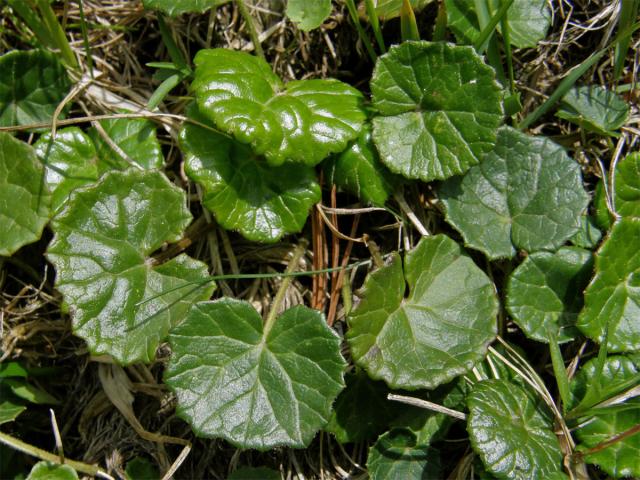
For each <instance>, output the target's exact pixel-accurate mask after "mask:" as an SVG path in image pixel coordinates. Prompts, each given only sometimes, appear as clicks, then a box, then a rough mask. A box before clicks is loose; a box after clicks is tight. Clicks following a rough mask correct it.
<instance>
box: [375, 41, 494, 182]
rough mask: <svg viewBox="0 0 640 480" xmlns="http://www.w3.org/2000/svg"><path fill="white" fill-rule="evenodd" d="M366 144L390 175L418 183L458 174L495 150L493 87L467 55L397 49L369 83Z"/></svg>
mask: <svg viewBox="0 0 640 480" xmlns="http://www.w3.org/2000/svg"><path fill="white" fill-rule="evenodd" d="M371 91H372V93H373V104H374V106H375V107H376V108H377V109H378V111H379V113H380V116H378V117H375V118H374V119H373V140H374V142H375V143H376V146H377V147H378V151H379V152H380V158H381V159H382V161H383V163H384V164H385V165H387V167H389V169H390V170H391V171H392V172H395V173H400V174H402V175H404V176H405V177H407V178H417V179H421V180H424V181H430V180H434V179H444V178H448V177H450V176H452V175H459V174H461V173H464V172H465V171H467V170H468V169H469V167H471V166H472V165H476V164H478V163H479V162H480V160H481V159H482V158H483V157H484V156H485V154H486V153H488V152H489V151H490V150H491V149H492V148H493V146H494V144H495V141H496V133H497V129H498V127H499V125H500V123H501V122H502V99H501V95H500V87H499V86H498V84H497V83H496V81H495V74H494V71H493V69H492V68H491V67H489V66H487V65H485V64H484V63H483V62H482V59H481V58H480V57H479V56H478V55H477V54H476V53H475V51H474V50H473V49H472V48H470V47H457V46H452V45H449V44H446V43H442V42H438V43H429V42H403V43H402V44H401V45H398V46H394V47H391V49H390V50H389V52H388V53H387V54H385V55H382V56H381V57H380V58H379V59H378V62H377V64H376V67H375V70H374V72H373V77H372V79H371Z"/></svg>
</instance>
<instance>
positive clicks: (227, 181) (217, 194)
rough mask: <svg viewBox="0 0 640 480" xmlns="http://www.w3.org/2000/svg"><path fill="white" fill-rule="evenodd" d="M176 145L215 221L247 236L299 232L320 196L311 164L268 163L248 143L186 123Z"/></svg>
mask: <svg viewBox="0 0 640 480" xmlns="http://www.w3.org/2000/svg"><path fill="white" fill-rule="evenodd" d="M193 113H194V112H192V114H193ZM180 145H181V147H182V149H183V151H184V153H185V159H186V160H185V171H186V173H187V175H189V177H191V178H192V179H193V180H194V181H196V182H198V183H199V184H200V185H201V186H202V187H203V189H204V198H203V203H204V205H205V206H206V207H207V208H208V209H209V210H211V211H212V212H213V213H214V214H215V215H216V219H217V221H218V223H220V225H222V226H223V227H224V228H227V229H230V230H238V231H239V232H240V233H241V234H242V235H244V236H245V237H246V238H248V239H249V240H253V241H257V242H275V241H276V240H278V239H280V238H281V237H282V236H283V235H286V234H288V233H294V232H299V231H300V230H302V227H303V226H304V224H305V222H306V220H307V216H308V215H309V210H310V208H311V207H312V206H313V205H314V204H315V203H317V202H318V201H320V196H321V192H320V186H319V185H318V183H317V180H316V174H315V171H314V169H313V168H312V167H308V166H306V165H301V164H292V163H286V164H284V165H281V166H278V167H270V166H269V165H268V164H267V163H266V162H265V161H264V159H262V158H260V157H257V156H256V155H255V154H254V153H253V152H252V151H251V148H250V147H249V146H247V145H245V144H242V143H238V142H236V141H234V140H232V139H229V138H227V137H224V136H222V135H220V134H217V133H215V132H212V131H210V130H207V129H205V128H203V127H199V126H196V125H193V124H189V123H186V124H185V125H184V127H183V128H182V132H181V133H180Z"/></svg>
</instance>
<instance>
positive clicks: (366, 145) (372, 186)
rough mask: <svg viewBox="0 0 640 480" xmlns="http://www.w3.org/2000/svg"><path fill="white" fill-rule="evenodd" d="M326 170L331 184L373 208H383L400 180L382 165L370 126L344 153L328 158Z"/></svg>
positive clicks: (325, 164) (366, 127)
mask: <svg viewBox="0 0 640 480" xmlns="http://www.w3.org/2000/svg"><path fill="white" fill-rule="evenodd" d="M323 166H324V172H325V175H326V177H327V181H328V182H329V183H334V184H335V185H337V186H338V187H339V188H341V189H343V190H345V191H347V192H350V193H353V194H354V195H357V196H358V197H359V198H360V199H361V200H362V201H363V202H365V203H371V204H373V205H384V204H385V202H386V201H387V198H389V195H391V194H392V193H393V191H394V190H395V187H396V185H397V184H398V183H399V178H400V177H398V176H396V175H393V174H392V173H391V172H389V170H387V168H386V167H385V166H384V164H382V162H380V157H379V156H378V151H377V150H376V147H375V145H374V144H373V140H372V139H371V128H370V127H369V126H368V125H367V126H365V128H364V129H363V130H362V132H361V133H360V136H359V137H358V138H357V139H356V140H355V141H353V142H352V143H351V145H350V146H349V147H348V148H347V149H346V150H345V151H344V152H342V153H340V154H339V155H334V156H332V157H329V158H328V159H327V160H325V162H324V164H323Z"/></svg>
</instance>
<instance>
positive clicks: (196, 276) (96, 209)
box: [47, 170, 213, 364]
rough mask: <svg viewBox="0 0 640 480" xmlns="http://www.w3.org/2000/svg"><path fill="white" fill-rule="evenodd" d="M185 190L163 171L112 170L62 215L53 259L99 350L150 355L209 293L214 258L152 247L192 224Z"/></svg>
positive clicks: (133, 357) (76, 314)
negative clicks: (157, 254)
mask: <svg viewBox="0 0 640 480" xmlns="http://www.w3.org/2000/svg"><path fill="white" fill-rule="evenodd" d="M185 204H186V201H185V194H184V192H183V191H182V190H180V189H179V188H177V187H175V186H174V185H172V184H171V183H170V182H169V181H168V180H167V178H166V177H165V176H164V175H163V174H161V173H160V172H140V171H134V170H128V171H124V172H112V173H109V174H106V175H105V176H103V177H102V179H101V180H100V182H99V183H97V184H96V185H94V186H91V187H85V188H84V189H81V190H78V191H77V193H75V194H74V195H72V196H71V199H70V200H69V203H68V204H67V207H66V208H65V209H64V210H62V212H61V213H60V214H59V215H58V216H57V217H56V218H55V219H54V221H53V229H54V231H55V237H54V239H53V241H52V242H51V244H50V245H49V249H48V255H47V256H48V258H49V260H50V261H51V262H52V263H53V265H54V266H55V267H56V272H57V274H56V288H57V289H58V290H59V291H60V292H62V294H63V295H64V299H65V302H66V303H67V304H68V305H69V307H70V311H71V315H72V319H73V327H74V332H75V333H76V334H77V335H78V336H80V337H82V338H84V339H85V340H86V342H87V343H88V345H89V349H90V350H91V352H93V353H94V354H108V355H111V356H113V357H114V358H115V359H116V360H117V361H119V362H121V363H123V364H127V363H133V362H138V361H143V362H149V361H151V360H152V359H153V357H154V355H155V351H156V348H157V346H158V343H159V342H160V341H162V340H163V339H164V338H165V337H166V335H167V333H168V332H169V329H170V328H171V327H173V326H174V325H175V324H176V323H178V322H179V321H181V320H182V317H183V315H184V313H185V312H186V310H187V309H188V308H189V306H190V305H191V303H193V302H194V301H198V300H202V299H206V298H208V297H209V295H210V294H211V291H212V289H213V286H212V285H211V284H206V285H205V284H204V283H203V282H206V279H207V276H208V273H207V268H206V265H204V264H203V263H201V262H198V261H196V260H193V259H191V258H189V257H188V256H186V255H180V256H178V257H176V258H174V259H172V260H170V261H168V262H166V263H163V264H160V265H155V264H154V262H153V261H152V259H150V258H149V257H148V255H149V254H151V253H152V252H154V251H155V250H157V249H158V248H159V247H160V246H162V244H163V243H164V242H167V241H169V242H170V241H177V240H178V239H179V238H180V235H181V234H182V231H183V230H184V228H185V227H186V226H187V225H188V224H189V222H190V220H191V215H190V213H189V211H188V210H187V208H186V205H185Z"/></svg>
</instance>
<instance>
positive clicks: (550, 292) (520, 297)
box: [507, 247, 593, 343]
mask: <svg viewBox="0 0 640 480" xmlns="http://www.w3.org/2000/svg"><path fill="white" fill-rule="evenodd" d="M592 269H593V255H592V254H591V252H590V251H588V250H583V249H581V248H575V247H565V248H561V249H560V250H558V251H557V252H556V253H549V252H537V253H534V254H532V255H529V256H528V257H527V258H526V259H525V261H524V262H522V264H520V265H519V266H518V268H516V269H515V270H514V272H513V273H512V274H511V276H510V277H509V283H508V286H507V310H508V311H509V313H510V314H511V316H512V317H513V320H514V321H515V322H516V323H517V324H518V326H519V327H520V328H522V330H523V331H524V333H525V334H526V335H527V337H529V338H532V339H534V340H538V341H539V342H545V343H548V342H549V338H555V339H556V340H557V341H558V342H561V343H562V342H568V341H570V340H573V338H575V336H576V334H577V333H578V332H577V328H576V326H575V323H576V319H577V318H578V314H579V313H580V310H581V309H582V303H583V301H582V292H583V291H584V289H585V288H586V286H587V284H588V283H589V280H591V272H592ZM550 334H552V335H553V336H552V337H550V336H549V335H550Z"/></svg>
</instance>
